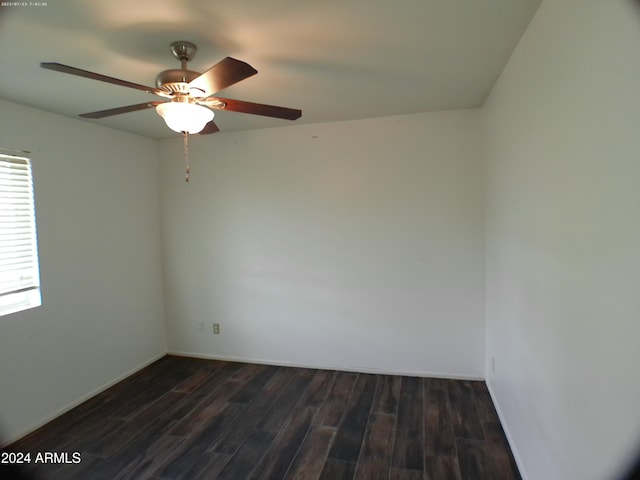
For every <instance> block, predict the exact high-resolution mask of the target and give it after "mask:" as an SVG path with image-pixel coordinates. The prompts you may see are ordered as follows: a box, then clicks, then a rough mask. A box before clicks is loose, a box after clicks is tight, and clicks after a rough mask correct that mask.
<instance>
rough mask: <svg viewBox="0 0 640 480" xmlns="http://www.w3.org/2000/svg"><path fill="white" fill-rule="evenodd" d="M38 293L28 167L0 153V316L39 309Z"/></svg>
mask: <svg viewBox="0 0 640 480" xmlns="http://www.w3.org/2000/svg"><path fill="white" fill-rule="evenodd" d="M39 289H40V273H39V268H38V248H37V234H36V219H35V206H34V200H33V177H32V175H31V164H30V162H29V159H28V158H26V157H20V156H14V155H5V154H2V153H0V314H5V313H10V312H15V311H17V310H23V309H25V308H30V307H33V306H37V305H40V291H39Z"/></svg>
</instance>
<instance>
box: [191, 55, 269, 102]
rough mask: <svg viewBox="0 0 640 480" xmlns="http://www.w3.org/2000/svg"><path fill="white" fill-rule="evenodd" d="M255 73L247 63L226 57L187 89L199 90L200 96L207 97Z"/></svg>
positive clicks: (195, 79) (194, 80) (197, 78)
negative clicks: (201, 93)
mask: <svg viewBox="0 0 640 480" xmlns="http://www.w3.org/2000/svg"><path fill="white" fill-rule="evenodd" d="M256 73H258V71H257V70H256V69H255V68H253V67H252V66H251V65H249V64H248V63H245V62H241V61H240V60H236V59H235V58H231V57H226V58H225V59H223V60H221V61H219V62H218V63H216V64H215V65H214V66H213V67H211V68H210V69H209V70H207V71H206V72H204V73H203V74H202V75H200V76H199V77H196V78H194V79H193V80H192V81H191V82H190V83H189V88H192V89H198V90H201V91H202V92H203V95H202V96H208V95H211V94H212V93H215V92H219V91H220V90H222V89H224V88H227V87H230V86H231V85H233V84H234V83H238V82H239V81H240V80H244V79H245V78H248V77H250V76H252V75H255V74H256Z"/></svg>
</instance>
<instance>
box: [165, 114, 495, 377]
mask: <svg viewBox="0 0 640 480" xmlns="http://www.w3.org/2000/svg"><path fill="white" fill-rule="evenodd" d="M479 119H480V116H479V111H478V110H467V111H455V112H442V113H431V114H420V115H403V116H397V117H386V118H377V119H370V120H361V121H353V122H341V123H331V124H317V125H299V126H287V127H284V128H275V129H268V130H259V131H253V132H241V133H228V134H225V133H217V134H215V135H211V136H207V137H192V139H191V162H192V177H191V182H190V183H188V184H186V183H185V182H184V179H183V173H182V170H183V165H182V162H183V160H182V154H183V153H182V143H181V141H180V139H172V140H166V141H163V142H162V143H161V157H162V165H161V168H162V189H161V190H162V211H163V227H164V265H165V272H166V277H165V278H166V285H165V291H166V319H167V332H168V342H169V350H171V351H174V352H183V353H191V354H198V355H204V356H212V357H218V358H233V359H242V360H249V361H258V362H270V363H277V364H288V365H311V366H316V367H327V368H341V369H358V370H367V371H369V370H370V371H378V370H381V371H387V372H401V373H414V374H433V375H445V376H454V377H474V378H479V377H483V376H484V286H483V285H484V273H483V272H484V270H483V262H484V259H483V256H484V254H483V252H484V245H483V235H484V234H483V229H482V225H483V213H482V211H483V206H482V203H483V197H482V165H481V151H480V150H481V148H480V128H479V127H480V125H479ZM219 124H220V126H221V128H223V129H224V118H221V119H220V120H219ZM199 321H202V322H204V323H205V330H204V331H198V330H197V323H198V322H199ZM213 322H219V323H220V325H221V332H222V333H221V334H220V335H213V334H212V328H211V327H212V323H213Z"/></svg>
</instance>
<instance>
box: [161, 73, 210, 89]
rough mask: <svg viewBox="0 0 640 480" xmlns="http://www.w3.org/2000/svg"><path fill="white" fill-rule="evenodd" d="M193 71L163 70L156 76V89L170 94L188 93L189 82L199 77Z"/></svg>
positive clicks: (198, 74)
mask: <svg viewBox="0 0 640 480" xmlns="http://www.w3.org/2000/svg"><path fill="white" fill-rule="evenodd" d="M199 76H200V73H198V72H194V71H193V70H182V69H171V70H164V71H162V72H160V73H159V74H158V75H157V76H156V87H158V88H162V89H163V90H166V91H167V92H170V93H189V85H188V84H189V82H191V81H192V80H194V79H195V78H197V77H199Z"/></svg>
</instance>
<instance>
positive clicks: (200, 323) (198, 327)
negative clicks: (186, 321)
mask: <svg viewBox="0 0 640 480" xmlns="http://www.w3.org/2000/svg"><path fill="white" fill-rule="evenodd" d="M196 330H198V331H199V332H203V331H204V321H203V320H198V321H197V322H196Z"/></svg>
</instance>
